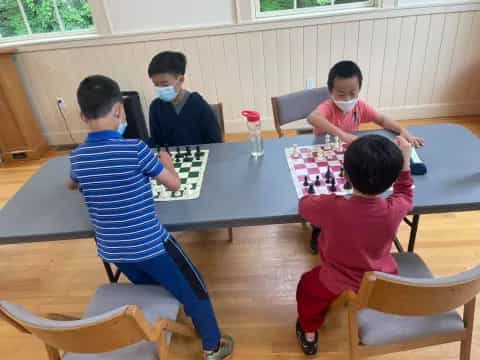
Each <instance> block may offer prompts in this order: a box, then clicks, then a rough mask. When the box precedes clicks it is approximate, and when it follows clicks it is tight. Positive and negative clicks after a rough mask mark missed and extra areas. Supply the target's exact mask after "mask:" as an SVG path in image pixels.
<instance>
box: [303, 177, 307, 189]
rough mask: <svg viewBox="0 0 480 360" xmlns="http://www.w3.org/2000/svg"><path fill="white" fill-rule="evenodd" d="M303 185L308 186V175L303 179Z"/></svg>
mask: <svg viewBox="0 0 480 360" xmlns="http://www.w3.org/2000/svg"><path fill="white" fill-rule="evenodd" d="M303 186H305V187H306V186H308V177H307V176H305V179H304V180H303Z"/></svg>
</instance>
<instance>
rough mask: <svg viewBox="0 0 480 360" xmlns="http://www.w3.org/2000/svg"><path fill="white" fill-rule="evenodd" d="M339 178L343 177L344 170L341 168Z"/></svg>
mask: <svg viewBox="0 0 480 360" xmlns="http://www.w3.org/2000/svg"><path fill="white" fill-rule="evenodd" d="M340 177H342V178H343V177H345V169H344V168H343V167H342V168H341V169H340Z"/></svg>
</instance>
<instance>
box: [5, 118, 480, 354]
mask: <svg viewBox="0 0 480 360" xmlns="http://www.w3.org/2000/svg"><path fill="white" fill-rule="evenodd" d="M443 121H449V122H453V121H455V122H457V123H461V124H463V125H465V126H467V127H468V128H470V129H471V130H472V131H474V132H475V133H476V134H477V135H480V118H462V119H448V120H436V121H435V122H443ZM426 122H427V123H431V122H432V121H431V120H428V121H426ZM412 123H415V124H418V123H423V122H421V121H416V122H412ZM242 138H243V136H242V135H234V136H230V137H229V140H230V141H235V140H241V139H242ZM427 146H428V144H427ZM55 155H57V154H56V153H55V154H50V155H49V156H55ZM466 156H478V154H466ZM43 162H44V160H42V161H31V162H27V163H25V162H22V163H18V164H15V165H9V166H8V167H3V168H0V206H2V205H4V204H5V202H6V201H7V200H8V199H9V198H10V197H11V196H13V194H14V193H15V192H16V191H17V190H18V189H19V188H20V187H21V186H22V184H23V183H24V182H25V181H26V180H27V179H28V178H29V177H30V176H31V175H32V174H33V173H34V172H35V171H36V170H37V169H38V168H39V166H40V165H41V164H42V163H43ZM176 235H177V237H178V239H179V240H180V241H181V242H182V243H183V244H184V247H185V249H186V250H187V252H188V253H189V254H190V255H191V257H192V258H193V260H194V262H195V263H196V264H197V266H198V267H199V269H200V270H201V272H202V273H203V275H204V277H205V279H206V282H207V284H208V286H209V290H210V294H211V297H212V299H213V303H214V307H215V310H216V312H217V316H218V319H219V322H220V325H221V327H222V329H223V330H224V331H225V332H227V333H230V334H232V335H233V336H234V338H235V341H236V354H235V357H234V358H235V359H259V360H262V359H269V360H270V359H278V360H283V359H285V360H286V359H302V358H304V356H303V355H302V353H301V352H300V350H299V348H298V345H297V342H296V339H295V335H294V323H295V318H296V311H295V287H296V284H297V281H298V279H299V277H300V275H301V274H302V272H303V271H305V270H307V269H309V268H310V267H312V266H314V265H315V264H316V263H317V258H316V257H315V256H312V255H310V254H309V251H308V246H307V243H308V236H309V233H308V232H305V231H304V230H303V229H302V227H301V226H300V225H298V224H292V225H277V226H262V227H245V228H237V229H235V230H234V237H235V240H234V243H233V244H231V243H228V242H227V231H226V230H225V229H220V230H215V231H208V232H195V233H178V234H176ZM400 238H401V239H402V241H403V243H404V245H406V238H407V228H406V227H405V226H402V228H401V229H400ZM417 240H418V241H417V247H416V250H417V252H418V253H419V254H420V255H421V256H422V257H423V258H424V259H425V260H426V262H427V263H428V264H429V265H430V267H431V268H432V270H433V271H434V273H435V274H437V275H446V274H453V273H457V272H460V271H462V270H465V269H466V268H468V267H470V266H473V265H476V264H478V263H480V212H465V213H449V214H442V215H429V216H422V218H421V223H420V230H419V234H418V239H417ZM0 259H1V260H0V298H2V299H8V300H10V301H14V302H16V303H19V304H22V305H24V306H26V307H27V308H29V309H31V310H33V311H34V312H36V313H48V312H63V313H70V314H75V315H80V314H81V313H82V310H83V309H84V307H85V305H86V304H87V302H88V301H89V297H90V296H91V295H92V293H93V291H94V290H95V288H96V287H97V286H98V285H100V284H102V283H105V282H106V281H107V279H106V276H105V274H104V272H103V267H102V266H101V263H100V261H99V260H98V258H97V257H96V255H95V245H94V243H93V240H92V239H83V240H71V241H57V242H43V243H34V244H21V245H4V246H0ZM476 316H477V321H476V327H475V333H474V341H473V352H472V359H480V306H477V311H476ZM182 320H185V318H184V317H183V316H182ZM185 321H186V320H185ZM345 335H346V329H345V321H344V319H342V317H338V318H335V319H330V320H329V321H328V322H327V323H326V326H325V327H324V328H323V329H322V330H321V337H320V353H319V355H318V358H319V359H343V358H345V355H344V352H343V350H344V349H345ZM458 352H459V347H458V345H442V346H439V347H434V348H428V349H422V350H416V351H413V352H407V353H402V354H393V355H388V356H382V357H379V359H389V360H394V359H402V360H403V359H405V360H407V359H412V358H413V359H425V360H430V359H442V360H443V359H456V358H458ZM199 358H200V345H199V342H198V341H196V340H192V341H186V340H184V339H181V338H179V337H175V338H174V341H173V345H172V349H171V359H199ZM0 359H2V360H4V359H15V360H27V359H28V360H31V359H46V354H45V353H44V351H43V348H42V346H41V343H39V342H38V341H37V340H35V339H33V338H32V337H30V336H26V335H22V334H19V333H17V332H16V330H15V329H13V328H10V327H9V326H8V325H6V324H5V323H2V322H0Z"/></svg>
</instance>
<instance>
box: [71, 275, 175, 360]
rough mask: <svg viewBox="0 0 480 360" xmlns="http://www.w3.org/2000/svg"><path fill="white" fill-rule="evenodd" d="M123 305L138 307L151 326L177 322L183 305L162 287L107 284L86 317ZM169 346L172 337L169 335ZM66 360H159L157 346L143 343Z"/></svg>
mask: <svg viewBox="0 0 480 360" xmlns="http://www.w3.org/2000/svg"><path fill="white" fill-rule="evenodd" d="M122 305H138V306H140V308H141V309H142V312H143V314H144V315H145V318H146V319H147V320H148V322H149V323H150V324H152V325H153V324H154V323H155V322H156V321H157V320H158V319H159V318H162V319H170V320H175V319H176V318H177V315H178V311H179V309H180V303H179V302H178V301H177V300H176V299H175V298H174V297H173V296H172V295H171V294H170V293H169V292H168V291H166V290H165V289H163V288H162V287H160V286H151V285H133V284H107V285H103V286H101V287H99V288H98V289H97V292H96V293H95V295H94V296H93V298H92V301H91V303H90V305H88V307H87V309H86V311H85V314H84V316H85V317H90V316H95V315H97V314H101V313H104V312H106V311H109V310H111V309H112V308H117V307H119V306H122ZM166 340H167V343H170V341H171V333H167V338H166ZM63 359H64V360H131V359H135V360H158V353H157V344H156V343H155V342H145V341H144V342H141V343H138V344H135V345H131V346H128V347H126V348H124V349H120V350H117V351H112V352H109V353H103V354H72V353H70V354H65V356H64V357H63Z"/></svg>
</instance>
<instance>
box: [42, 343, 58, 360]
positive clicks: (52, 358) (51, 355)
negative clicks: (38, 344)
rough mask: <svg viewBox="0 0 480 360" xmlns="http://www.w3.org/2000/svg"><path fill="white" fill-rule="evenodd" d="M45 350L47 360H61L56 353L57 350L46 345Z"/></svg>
mask: <svg viewBox="0 0 480 360" xmlns="http://www.w3.org/2000/svg"><path fill="white" fill-rule="evenodd" d="M45 349H46V350H47V355H48V359H49V360H61V357H60V353H59V352H58V350H57V349H55V348H53V347H51V346H50V345H47V344H45Z"/></svg>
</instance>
